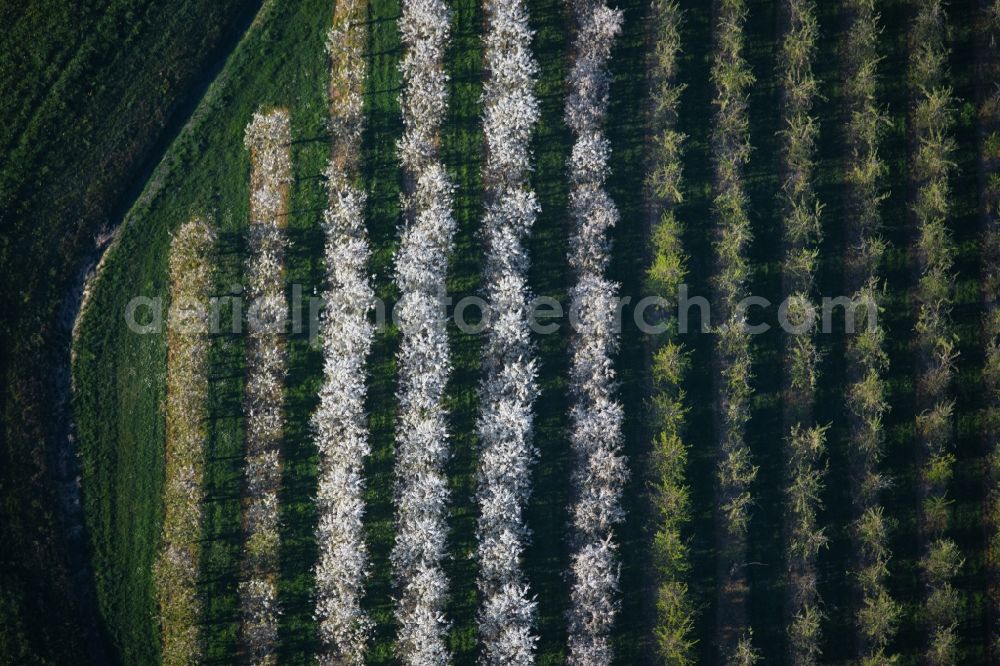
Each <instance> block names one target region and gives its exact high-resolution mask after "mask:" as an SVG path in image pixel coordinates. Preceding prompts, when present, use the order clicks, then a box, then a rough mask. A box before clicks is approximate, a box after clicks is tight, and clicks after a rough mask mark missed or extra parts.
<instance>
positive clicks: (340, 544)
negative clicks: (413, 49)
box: [312, 0, 375, 664]
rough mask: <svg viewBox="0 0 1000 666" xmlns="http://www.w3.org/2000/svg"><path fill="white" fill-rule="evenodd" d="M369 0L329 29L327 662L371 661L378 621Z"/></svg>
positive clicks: (324, 491)
mask: <svg viewBox="0 0 1000 666" xmlns="http://www.w3.org/2000/svg"><path fill="white" fill-rule="evenodd" d="M366 9H367V3H366V2H365V0H348V1H346V2H338V3H337V7H336V11H335V15H334V24H333V27H332V28H331V29H330V32H329V34H328V36H327V51H328V53H329V55H330V117H331V122H330V125H331V132H332V137H333V139H332V144H333V145H332V151H331V159H330V165H329V167H328V168H327V171H326V176H327V192H328V205H327V209H326V211H325V213H324V225H323V228H324V232H325V234H326V247H325V256H324V258H325V262H326V281H327V290H326V292H325V293H324V301H325V305H324V311H323V315H322V329H321V339H322V345H323V384H322V385H321V386H320V390H319V406H318V408H317V409H316V412H315V413H314V414H313V417H312V427H313V431H314V440H315V442H316V448H317V450H318V451H319V456H320V469H319V482H318V489H317V496H316V504H317V510H318V514H319V524H318V526H317V529H316V541H317V544H318V546H319V558H318V561H317V564H316V569H315V572H316V619H317V620H318V621H319V635H320V641H321V642H322V645H323V648H322V651H321V652H320V655H319V661H320V662H321V663H354V664H361V663H364V655H365V649H366V646H367V641H368V638H369V636H370V634H371V629H372V626H373V623H372V621H371V619H370V618H369V617H368V615H367V613H365V611H364V610H363V609H362V607H361V600H362V596H363V594H364V582H365V578H366V577H367V575H368V549H367V547H366V545H365V541H364V512H365V505H364V496H363V492H364V486H365V482H364V476H363V472H364V470H363V464H364V459H365V456H367V455H368V453H369V451H370V447H369V444H368V430H367V426H366V423H365V420H366V415H365V396H366V393H367V391H366V384H365V378H366V362H367V357H368V354H369V352H370V351H371V346H372V340H373V333H374V331H373V327H372V324H371V323H370V322H369V319H368V314H369V312H370V310H371V308H372V306H373V304H374V297H375V294H374V291H373V290H372V287H371V284H370V282H369V279H368V273H367V271H368V261H369V258H370V255H371V250H370V248H369V245H368V236H367V232H366V230H365V221H364V209H365V193H364V192H363V191H361V190H360V189H358V188H357V187H356V186H354V185H352V184H351V183H352V181H354V180H356V179H357V176H358V175H359V174H358V172H359V169H358V158H357V155H358V153H359V152H360V148H361V132H362V130H363V126H364V116H363V113H362V94H363V85H364V78H365V70H366V65H365V62H366V61H365V53H364V48H365V41H366V37H367V28H366V25H365V20H366V18H367V17H366Z"/></svg>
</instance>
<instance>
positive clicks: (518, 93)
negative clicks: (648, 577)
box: [476, 0, 539, 666]
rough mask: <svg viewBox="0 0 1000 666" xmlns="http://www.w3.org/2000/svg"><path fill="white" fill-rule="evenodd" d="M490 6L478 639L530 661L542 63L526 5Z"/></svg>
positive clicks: (499, 655)
mask: <svg viewBox="0 0 1000 666" xmlns="http://www.w3.org/2000/svg"><path fill="white" fill-rule="evenodd" d="M485 10H486V16H487V24H486V34H485V36H484V38H483V41H484V47H485V53H484V60H485V69H486V72H487V78H486V81H485V82H484V84H483V95H482V102H483V132H484V134H485V136H486V164H485V167H484V176H483V181H484V189H485V199H486V211H485V214H484V217H483V238H484V241H485V245H486V265H485V267H484V271H483V274H484V283H485V284H486V289H485V294H484V296H485V299H486V301H487V304H488V305H487V308H488V312H487V315H486V316H488V318H489V321H490V325H489V326H488V327H487V329H486V340H485V345H484V348H483V379H482V380H481V382H480V412H479V418H478V421H477V424H476V430H477V432H478V434H479V440H480V448H479V470H478V488H477V491H476V499H477V502H478V504H479V518H478V521H477V524H476V555H477V560H478V563H479V576H478V581H477V583H478V587H479V592H480V595H481V602H480V608H479V636H480V641H481V642H482V645H483V653H482V661H483V663H485V664H496V665H497V666H500V665H506V664H524V665H527V664H532V663H534V660H535V649H536V648H535V644H536V642H537V640H538V637H537V635H536V633H535V623H536V615H537V603H536V602H535V601H534V600H533V599H531V598H530V596H529V590H528V584H527V580H526V579H525V576H524V572H523V570H522V568H521V561H522V558H523V554H524V546H525V541H526V538H527V536H528V534H527V528H526V527H525V525H524V520H523V515H522V514H523V510H524V506H525V503H526V501H527V499H528V496H529V495H530V493H531V469H530V467H531V463H532V462H533V460H534V459H535V457H536V456H537V451H536V450H535V447H534V443H533V435H534V415H533V413H532V404H533V402H534V400H535V398H536V397H537V394H538V388H537V382H536V375H537V373H538V365H537V361H536V359H535V348H534V345H533V344H532V342H531V337H530V330H529V326H528V323H529V322H528V316H529V313H528V302H529V300H530V290H529V288H528V284H527V278H528V263H529V261H528V256H527V253H526V249H525V247H524V242H525V239H526V237H527V236H528V234H529V233H530V231H531V227H532V225H533V224H534V222H535V217H536V215H537V212H538V204H537V201H536V197H535V193H534V192H533V191H532V190H531V189H529V187H528V174H529V170H530V168H531V154H530V142H531V134H532V129H533V127H534V125H535V123H536V122H537V120H538V114H539V111H538V100H537V99H536V98H535V94H534V90H533V88H534V84H535V77H536V75H537V71H538V66H537V64H536V62H535V60H534V59H533V57H532V55H531V38H532V31H531V29H530V28H529V27H528V14H527V11H526V9H525V6H524V3H523V2H521V1H520V0H489V1H488V2H487V3H486V6H485Z"/></svg>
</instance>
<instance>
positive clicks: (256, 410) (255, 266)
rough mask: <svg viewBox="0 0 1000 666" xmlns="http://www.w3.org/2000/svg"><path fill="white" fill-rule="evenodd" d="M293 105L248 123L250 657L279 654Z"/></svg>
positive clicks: (246, 605) (245, 596)
mask: <svg viewBox="0 0 1000 666" xmlns="http://www.w3.org/2000/svg"><path fill="white" fill-rule="evenodd" d="M290 143H291V127H290V122H289V117H288V112H287V111H285V110H283V109H276V110H274V111H271V112H269V113H261V112H258V113H255V114H254V116H253V119H252V120H251V121H250V124H249V125H248V126H247V129H246V139H245V144H246V147H247V149H248V150H249V151H250V161H251V173H250V254H249V257H248V259H247V265H246V281H247V289H246V295H247V297H248V300H249V302H250V303H251V306H250V309H249V311H248V317H249V319H250V321H249V326H248V335H247V342H246V349H247V377H246V386H245V395H244V404H245V407H244V409H245V414H246V456H247V457H246V469H245V479H246V489H245V490H246V498H247V503H246V508H245V511H244V515H243V531H244V539H245V542H244V575H245V580H244V581H243V582H242V583H241V584H240V597H241V606H242V609H243V622H242V627H241V634H242V638H243V644H244V648H245V650H246V657H247V659H248V660H249V661H250V662H251V663H254V664H273V663H275V661H276V658H277V657H276V653H275V649H276V643H277V637H278V616H279V614H280V613H281V609H280V607H279V605H278V593H277V569H278V556H279V545H280V538H281V537H280V525H279V520H280V510H279V499H278V493H279V491H280V489H281V456H280V445H281V437H282V432H283V429H284V414H283V410H282V403H283V399H284V383H285V375H286V374H287V359H286V350H285V340H284V335H283V328H284V323H285V318H286V316H287V307H286V303H285V282H284V260H285V245H286V240H285V234H284V226H285V223H284V219H285V215H286V214H287V198H288V184H289V183H290V182H291V179H292V177H291V168H292V163H291V152H290Z"/></svg>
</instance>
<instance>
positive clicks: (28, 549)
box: [0, 0, 259, 663]
mask: <svg viewBox="0 0 1000 666" xmlns="http://www.w3.org/2000/svg"><path fill="white" fill-rule="evenodd" d="M221 7H222V6H221V5H214V4H213V10H215V11H219V10H220V9H221ZM258 7H259V3H258V2H254V1H253V0H250V1H242V2H241V3H240V4H239V5H237V6H236V7H235V11H232V12H231V13H230V14H229V15H226V16H225V18H223V17H222V16H212V15H211V14H209V13H207V12H206V16H205V21H204V22H203V24H202V25H199V26H198V27H197V28H191V27H190V26H188V27H187V29H186V30H185V36H187V37H189V38H190V43H189V44H187V45H186V47H185V46H182V45H180V44H176V43H175V44H172V47H173V50H171V51H170V52H169V53H167V52H164V53H157V54H155V55H156V56H157V57H152V55H153V53H152V52H151V53H150V54H144V55H145V56H146V57H148V62H149V70H150V71H153V70H154V69H158V70H160V71H164V70H163V68H164V67H168V66H171V65H173V66H178V64H177V63H178V62H181V61H178V60H177V59H178V58H187V62H185V63H184V64H183V65H180V66H179V67H180V73H179V74H178V76H179V78H177V79H175V80H173V81H170V82H169V84H166V86H165V87H162V88H161V90H160V91H159V95H158V96H153V97H152V99H155V100H156V101H155V102H151V104H152V106H148V105H147V107H146V110H147V112H148V116H144V117H142V122H144V123H146V127H144V128H143V129H141V130H140V131H139V132H138V133H137V135H136V136H134V137H132V139H131V141H132V142H133V143H132V144H131V145H130V146H129V147H128V148H126V149H125V152H124V154H119V155H118V157H120V158H121V162H120V163H118V164H115V165H114V166H113V167H111V168H110V169H109V172H111V173H113V174H116V176H114V177H116V178H118V180H117V181H114V180H113V179H112V182H110V183H109V182H103V181H102V183H101V184H99V185H98V189H99V191H97V192H94V191H89V192H87V193H86V195H85V196H86V199H85V201H79V200H77V203H70V205H71V206H73V205H77V206H79V205H81V204H82V206H83V212H82V215H81V219H78V220H74V219H72V217H65V213H64V212H63V214H60V212H59V210H58V209H57V208H56V207H57V206H58V205H59V204H65V203H66V200H65V196H66V188H65V187H64V186H57V189H58V191H59V195H58V196H57V197H55V199H54V200H50V199H47V198H44V197H43V198H41V199H38V198H34V199H33V198H32V197H35V196H36V195H33V194H31V193H30V192H29V191H27V190H24V189H23V186H22V189H20V190H18V191H14V190H8V191H6V192H5V196H4V199H5V200H4V202H3V206H4V208H3V213H2V216H3V217H4V218H7V222H8V223H13V221H14V219H15V218H17V217H18V216H20V217H21V219H22V221H23V220H24V216H30V218H33V224H32V225H30V228H31V233H32V234H34V233H37V232H39V231H41V232H42V234H44V233H47V232H48V231H51V229H50V228H49V225H62V226H64V227H65V226H66V225H71V226H69V227H68V228H66V232H67V233H62V234H57V236H58V237H59V241H58V243H56V246H55V248H53V247H52V245H51V243H50V244H49V248H48V250H47V251H51V250H53V249H55V251H56V252H58V253H59V255H60V260H59V261H58V262H55V263H52V264H48V265H47V264H46V260H47V259H48V257H47V256H46V255H45V254H38V253H37V252H30V253H29V254H28V256H23V255H22V256H21V257H19V258H18V263H22V262H24V260H25V259H27V260H28V261H29V262H30V263H29V264H27V265H28V266H30V269H28V270H29V272H31V273H34V274H35V275H43V274H44V273H43V270H45V269H47V271H48V272H47V278H46V279H44V280H43V281H42V284H41V285H40V286H36V277H35V276H34V275H15V274H9V276H8V277H9V280H8V282H7V285H6V289H12V290H20V291H19V298H18V300H19V301H20V302H19V303H17V304H16V305H15V303H14V302H13V301H14V300H15V299H14V294H13V293H11V294H6V293H5V294H4V301H5V302H8V306H7V307H4V322H3V326H2V329H3V334H4V335H3V337H4V352H5V353H4V354H3V355H2V356H3V357H4V360H3V361H2V362H0V365H2V370H3V376H4V383H3V387H2V389H0V391H2V393H0V395H2V399H3V403H4V416H5V418H4V420H5V430H6V433H5V437H4V442H5V447H4V448H5V450H3V451H2V456H3V464H2V465H0V467H2V468H3V471H4V477H8V476H9V480H7V479H6V478H5V479H3V480H0V488H2V489H3V494H4V497H3V512H4V513H5V514H9V515H8V519H5V520H4V522H5V524H6V528H7V532H8V533H7V534H6V535H5V537H4V539H3V542H4V549H3V553H2V555H0V562H2V563H3V568H4V570H5V575H4V580H5V582H4V583H3V584H2V585H0V588H2V589H3V593H2V598H0V624H2V626H3V629H2V634H0V654H2V655H3V658H4V660H10V661H12V662H14V661H36V660H39V661H47V660H63V661H65V660H67V659H69V660H73V661H75V662H77V663H80V662H81V661H83V662H86V661H88V660H89V661H90V662H93V663H111V662H113V661H114V658H113V657H112V656H109V655H110V653H109V650H108V645H107V636H106V634H105V632H104V628H103V627H102V626H101V624H100V621H99V614H98V612H97V604H96V599H95V594H94V582H93V572H92V570H91V567H90V561H89V549H88V547H87V536H86V532H85V529H84V526H83V520H82V511H81V502H80V494H79V485H78V484H79V467H78V461H77V459H76V457H75V448H74V442H73V440H72V435H71V424H70V417H69V407H68V405H69V395H70V381H71V380H70V370H69V369H70V345H71V331H72V329H73V327H74V323H75V321H76V318H77V313H78V312H79V310H80V307H81V304H82V302H83V300H84V293H85V285H86V284H87V281H88V276H89V275H90V274H91V271H92V269H93V267H94V266H95V265H96V264H97V262H98V260H99V257H100V254H101V252H102V251H103V249H104V247H106V242H101V241H99V242H98V243H97V244H90V247H89V249H88V243H86V242H85V241H83V239H84V238H86V236H87V233H88V232H87V231H84V232H83V233H81V230H82V229H86V228H87V227H88V225H89V226H90V228H92V227H93V225H94V224H95V222H97V221H100V220H101V219H104V220H105V222H104V225H105V229H108V228H109V225H108V222H107V220H121V219H122V218H123V217H124V215H125V211H127V210H128V209H130V208H131V207H132V205H133V204H134V203H135V202H136V200H137V199H138V197H139V194H140V193H141V191H142V189H143V187H144V186H145V184H146V183H147V181H148V180H149V178H150V175H151V174H152V173H153V171H154V167H155V165H157V164H158V163H159V162H160V161H161V159H162V158H163V156H164V154H165V153H166V150H167V148H168V146H170V144H171V143H172V142H173V140H174V139H175V138H176V136H177V135H178V133H179V132H180V131H181V129H182V128H183V127H184V126H185V125H186V124H187V123H188V122H189V120H190V119H191V117H192V115H193V114H194V112H195V109H196V108H197V106H198V104H199V103H200V100H201V99H202V97H203V96H204V94H205V92H206V90H207V89H208V87H209V84H210V83H211V82H212V81H213V80H214V79H215V77H216V76H217V74H218V73H219V72H220V71H221V70H222V66H223V64H224V62H225V60H226V58H227V57H228V54H229V53H230V52H231V51H232V50H233V49H234V48H235V46H236V44H237V43H238V42H239V40H240V39H241V38H242V36H243V34H244V33H245V32H246V30H247V28H248V26H249V25H250V21H251V20H252V18H253V16H254V15H255V14H256V11H257V9H258ZM188 9H189V10H190V8H188ZM222 11H224V10H222ZM34 18H35V19H37V18H38V17H37V16H35V17H34ZM42 20H43V21H44V19H42ZM64 27H65V26H64ZM69 27H70V29H74V30H79V31H80V32H81V33H82V32H84V31H85V28H86V27H87V22H86V21H82V22H80V23H79V24H76V23H73V22H70V23H69ZM147 34H148V33H147ZM10 36H11V35H10V34H9V33H5V38H9V37H10ZM47 37H48V38H50V39H53V40H54V39H56V37H54V36H53V35H51V34H50V35H48V36H47ZM36 38H37V39H38V41H39V42H44V41H45V39H44V38H43V37H42V36H41V35H36ZM88 39H89V41H88V42H87V43H88V44H91V46H93V45H92V42H93V41H94V37H93V34H91V35H90V37H89V38H88ZM137 39H138V38H137V37H136V36H135V35H133V36H132V38H131V41H132V42H133V44H134V42H135V40H137ZM150 39H153V38H152V37H150ZM102 46H103V47H105V48H106V45H102ZM119 46H122V45H121V44H119ZM179 46H180V48H179V49H178V47H179ZM43 47H44V45H43ZM135 48H138V47H135ZM71 51H72V49H70V51H67V52H66V53H65V59H64V60H66V59H68V60H70V61H71V60H72V57H71V56H73V55H74V53H71ZM140 52H141V51H140ZM85 62H89V61H85ZM93 64H94V69H93V70H92V72H91V76H92V77H93V79H94V80H95V81H96V80H98V79H101V78H102V77H103V76H109V75H110V76H112V77H113V76H114V72H115V71H116V70H115V69H114V68H115V67H121V68H126V67H130V66H133V65H134V63H133V62H126V63H125V64H121V63H119V62H118V61H116V60H114V59H112V60H111V61H97V62H96V63H93ZM102 68H103V69H102ZM60 71H62V74H61V75H60V77H59V78H58V80H55V81H53V82H52V83H51V84H50V85H44V86H43V87H44V88H45V90H44V91H38V90H29V91H27V92H26V94H27V97H28V98H32V97H31V95H30V94H31V93H37V94H35V95H34V97H33V98H32V99H34V100H36V102H35V103H34V104H31V105H26V106H31V107H32V108H31V113H32V117H33V118H36V117H38V114H39V110H40V109H42V108H44V107H45V105H46V104H47V103H48V102H49V101H50V100H48V99H47V97H48V96H50V95H52V94H57V93H58V94H62V95H67V92H69V93H70V94H69V95H68V96H69V97H71V98H73V106H74V111H75V113H74V115H73V120H72V121H71V122H70V123H69V125H68V128H73V126H74V123H79V122H83V121H82V120H81V118H83V117H85V116H86V114H87V113H88V112H89V113H92V112H93V108H94V107H93V104H96V103H97V102H96V101H95V102H93V104H92V103H91V102H90V101H89V100H84V99H79V98H83V97H89V95H88V94H87V93H86V92H85V91H83V90H75V89H73V87H72V86H73V85H74V84H75V85H77V86H79V85H88V86H89V85H92V82H91V83H88V82H87V80H86V79H81V78H79V75H80V72H79V70H76V71H74V70H72V68H69V71H74V73H75V74H76V75H77V76H78V78H75V79H74V78H70V77H68V76H67V75H66V70H60ZM20 83H21V84H22V85H23V84H24V81H21V82H20ZM43 83H44V82H43ZM26 100H27V98H26V99H22V100H20V101H21V102H22V103H23V102H26ZM65 101H66V100H65V99H64V100H63V102H62V103H63V104H65ZM115 103H118V104H127V103H129V100H128V99H127V98H115ZM88 105H90V106H88ZM61 108H63V109H65V106H63V107H61ZM64 113H65V111H64ZM114 117H115V114H114V113H110V114H106V115H105V117H104V118H103V120H104V121H105V122H114V120H113V119H114ZM68 128H67V129H68ZM14 129H16V127H15V128H14ZM77 129H79V128H77ZM49 131H50V132H55V131H57V128H49ZM69 131H73V129H69ZM83 131H93V130H88V129H87V128H83ZM28 150H29V151H30V150H31V149H30V148H29V149H28ZM36 152H37V151H36ZM38 154H39V155H41V153H38ZM10 156H11V155H10V154H9V153H8V157H10ZM78 158H79V159H78V162H79V161H81V160H83V159H84V158H83V157H82V156H78ZM43 159H44V158H43ZM71 159H72V158H71ZM99 159H100V156H98V155H93V154H90V155H88V156H87V157H86V160H87V162H88V163H89V162H91V161H97V160H99ZM56 164H57V167H56V168H55V169H54V170H52V171H49V170H48V169H47V168H46V169H43V170H42V171H41V172H38V173H34V174H33V177H34V179H36V180H34V181H32V182H34V185H33V187H39V188H43V187H52V186H53V185H54V183H55V182H57V179H58V177H59V176H58V175H55V174H62V172H60V171H59V166H62V167H63V168H65V169H68V171H69V173H70V174H72V175H71V176H70V177H71V178H75V179H81V180H86V178H85V177H86V176H87V175H88V174H92V173H94V171H93V170H92V168H91V167H90V166H89V165H88V164H84V163H65V162H62V163H59V162H57V163H56ZM8 166H10V164H9V165H8ZM17 168H19V169H24V168H25V164H23V163H21V164H19V166H18V167H17ZM5 169H6V167H5ZM126 174H128V175H126ZM62 175H64V174H62ZM102 175H105V174H102ZM24 177H25V178H27V177H28V174H24ZM101 187H104V188H106V189H103V190H101V189H100V188H101ZM5 189H6V188H5ZM60 197H63V198H60ZM69 197H70V201H73V199H72V197H73V195H72V194H70V195H69ZM32 202H33V203H32ZM18 226H20V225H18ZM112 226H113V225H112ZM5 227H6V228H5V233H4V236H5V238H4V239H3V243H2V244H3V246H4V254H5V255H8V253H11V252H14V253H16V252H17V251H16V250H15V249H14V248H15V246H18V245H20V244H21V243H23V242H24V239H23V238H20V237H16V238H14V237H12V238H10V239H8V238H7V237H6V236H7V233H8V232H9V231H10V230H11V228H12V227H9V226H7V224H5ZM22 228H24V227H22ZM106 238H107V237H105V240H106ZM5 263H6V262H5ZM22 265H23V264H22ZM8 270H14V269H12V267H10V266H8ZM6 289H5V290H6ZM60 292H61V293H60ZM18 306H20V307H18ZM43 378H46V379H43ZM15 415H16V416H15ZM43 415H44V416H43ZM22 456H23V457H24V458H22V459H18V458H20V457H22ZM25 458H26V459H25ZM28 532H32V534H30V535H29V534H28ZM22 558H23V559H22ZM19 560H20V561H19ZM8 576H9V577H10V580H9V581H7V578H8Z"/></svg>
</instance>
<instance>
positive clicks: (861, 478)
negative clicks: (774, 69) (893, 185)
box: [843, 0, 901, 666]
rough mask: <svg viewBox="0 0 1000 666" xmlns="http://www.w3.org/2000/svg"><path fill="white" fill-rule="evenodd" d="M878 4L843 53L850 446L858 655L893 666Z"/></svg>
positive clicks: (852, 26) (855, 10) (852, 8)
mask: <svg viewBox="0 0 1000 666" xmlns="http://www.w3.org/2000/svg"><path fill="white" fill-rule="evenodd" d="M875 4H876V0H851V2H850V3H848V6H847V10H848V22H849V24H848V28H847V31H846V33H845V38H844V46H843V59H844V65H845V66H844V92H845V102H846V107H847V113H848V117H847V123H846V127H845V132H844V134H845V137H846V142H845V147H846V154H845V159H846V164H845V169H844V171H845V174H844V178H845V181H846V184H847V201H848V203H847V206H848V216H847V230H846V231H847V247H848V251H847V253H846V254H845V258H844V283H845V285H846V288H847V291H848V293H849V294H851V299H852V302H853V303H855V304H857V305H858V306H859V308H858V309H857V310H855V313H858V312H860V313H862V314H863V315H865V316H864V318H863V319H861V318H859V317H858V316H857V314H849V316H853V317H854V318H855V319H854V321H853V324H854V331H855V332H854V334H852V335H848V338H847V351H846V356H847V382H848V384H847V389H846V403H847V410H848V438H849V445H850V468H851V475H850V476H851V496H852V498H853V523H852V525H851V538H852V542H853V548H854V555H853V559H854V562H855V563H856V564H855V566H856V572H855V577H856V578H857V588H858V591H859V593H860V605H859V606H858V608H857V609H856V610H855V614H854V616H855V626H856V627H857V640H858V656H859V658H860V659H861V661H862V663H864V664H869V665H871V666H876V665H885V664H890V663H893V661H894V656H893V655H892V654H891V653H889V652H888V650H889V644H890V642H891V641H892V638H893V636H894V635H895V633H896V626H897V624H898V622H899V617H900V613H901V607H900V604H899V603H898V602H897V601H896V600H895V599H893V597H892V594H891V593H890V590H889V587H888V578H889V560H890V557H891V551H890V544H889V529H890V518H889V517H888V516H887V515H886V514H885V510H884V507H883V504H882V500H881V496H882V492H883V491H884V490H885V489H886V487H887V486H888V484H889V481H888V479H887V478H886V476H885V475H884V473H883V472H882V471H881V469H880V462H881V460H882V457H883V455H884V442H885V426H884V424H883V418H884V416H885V414H886V412H888V410H889V403H888V398H887V391H888V388H887V386H886V373H887V371H888V366H889V357H888V354H886V352H885V329H883V328H882V327H881V326H880V325H879V322H878V319H877V317H875V318H871V319H870V318H868V317H867V313H868V312H869V311H870V310H869V308H868V307H867V306H868V305H870V306H872V307H873V311H874V312H875V313H876V314H877V313H878V305H879V302H880V299H881V297H882V293H883V291H884V285H885V282H884V280H883V278H882V273H881V264H882V257H883V254H884V251H885V242H884V241H883V240H882V237H881V235H880V229H881V203H882V201H883V200H884V199H885V195H884V194H883V193H882V191H881V187H882V181H883V179H884V177H885V174H886V171H887V168H886V165H885V163H884V161H883V160H882V158H881V156H880V154H879V147H880V145H881V140H882V134H883V133H884V128H885V127H886V126H887V125H888V122H889V120H888V118H887V117H886V114H885V111H884V110H883V109H882V108H880V107H879V105H878V101H877V96H876V95H877V87H878V69H879V62H880V57H879V55H878V42H879V36H880V34H881V27H880V25H879V15H878V13H877V11H876V9H875Z"/></svg>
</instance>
